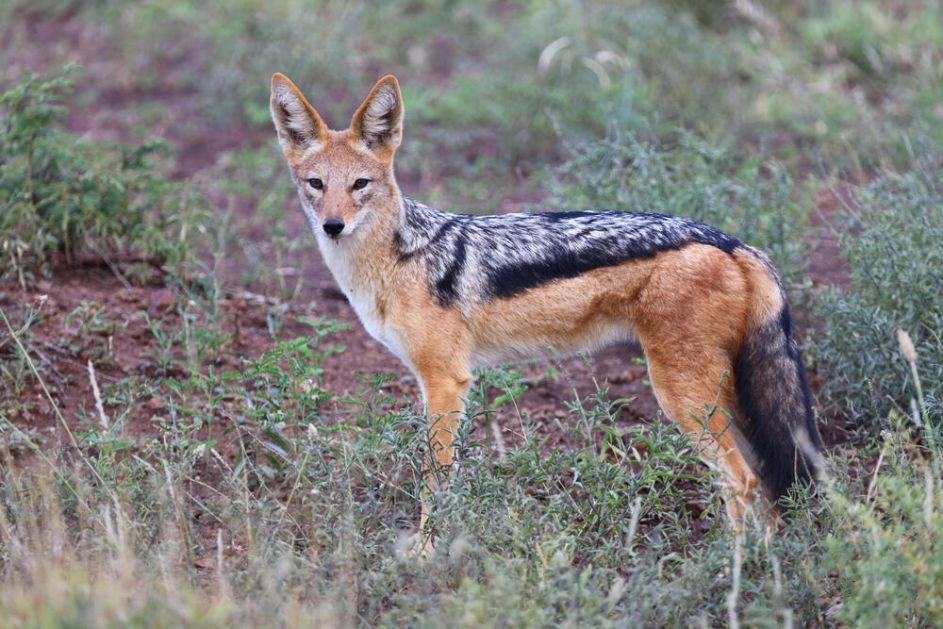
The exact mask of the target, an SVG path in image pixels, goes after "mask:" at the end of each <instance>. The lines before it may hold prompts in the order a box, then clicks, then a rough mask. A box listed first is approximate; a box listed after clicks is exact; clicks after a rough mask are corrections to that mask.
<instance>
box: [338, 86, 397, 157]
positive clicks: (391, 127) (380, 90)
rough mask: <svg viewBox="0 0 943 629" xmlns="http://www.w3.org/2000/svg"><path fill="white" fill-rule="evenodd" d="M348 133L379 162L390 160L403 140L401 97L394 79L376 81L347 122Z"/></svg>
mask: <svg viewBox="0 0 943 629" xmlns="http://www.w3.org/2000/svg"><path fill="white" fill-rule="evenodd" d="M350 131H351V133H352V135H353V137H354V138H355V139H356V140H358V141H361V142H363V143H364V144H366V146H367V148H368V149H370V150H371V151H373V154H374V155H376V156H377V157H378V158H379V159H380V160H381V161H390V160H392V159H393V153H394V152H395V151H396V147H397V146H399V143H400V140H402V139H403V96H402V94H400V91H399V82H398V81H397V80H396V77H395V76H393V75H392V74H388V75H386V76H385V77H383V78H382V79H380V80H379V81H377V84H376V85H374V86H373V89H372V90H370V94H369V95H368V96H367V98H366V100H364V101H363V104H362V105H360V108H359V109H358V110H357V113H355V114H354V117H353V119H352V120H351V121H350Z"/></svg>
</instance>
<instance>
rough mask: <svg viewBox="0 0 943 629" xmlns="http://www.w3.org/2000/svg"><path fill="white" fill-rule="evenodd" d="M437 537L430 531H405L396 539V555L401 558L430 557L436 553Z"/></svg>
mask: <svg viewBox="0 0 943 629" xmlns="http://www.w3.org/2000/svg"><path fill="white" fill-rule="evenodd" d="M436 541H437V540H436V538H435V537H434V536H432V535H431V534H429V533H423V532H422V531H413V532H411V533H404V534H403V535H401V536H400V538H399V539H398V540H397V541H396V556H397V557H399V558H400V559H413V560H415V559H430V558H432V556H433V555H435V544H436Z"/></svg>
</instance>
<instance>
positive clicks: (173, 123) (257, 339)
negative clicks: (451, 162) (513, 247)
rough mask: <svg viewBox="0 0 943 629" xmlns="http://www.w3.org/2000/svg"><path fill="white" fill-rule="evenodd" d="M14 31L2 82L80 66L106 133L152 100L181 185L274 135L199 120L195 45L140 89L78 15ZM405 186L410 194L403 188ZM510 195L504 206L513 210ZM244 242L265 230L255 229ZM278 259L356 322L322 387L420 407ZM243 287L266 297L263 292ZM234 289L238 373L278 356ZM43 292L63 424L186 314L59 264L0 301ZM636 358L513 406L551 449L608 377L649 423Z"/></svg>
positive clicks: (231, 358)
mask: <svg viewBox="0 0 943 629" xmlns="http://www.w3.org/2000/svg"><path fill="white" fill-rule="evenodd" d="M8 31H9V32H8V35H7V36H6V37H5V38H4V39H5V42H6V43H5V44H4V45H2V46H0V52H2V54H3V58H4V60H5V65H6V68H5V70H4V72H3V75H2V80H3V81H4V82H8V81H11V80H13V79H14V78H15V77H18V76H20V75H21V74H22V73H23V71H24V70H25V69H31V70H33V71H36V72H42V71H48V70H51V69H54V68H56V67H58V66H59V65H61V64H62V63H63V62H65V61H75V62H79V63H80V64H82V65H83V66H84V67H85V72H84V73H83V75H82V77H81V80H80V83H79V86H78V97H79V98H78V100H77V102H83V101H84V102H85V103H86V104H83V105H78V106H76V107H75V108H74V109H73V111H72V113H71V114H70V115H69V117H68V119H67V126H68V128H69V129H70V130H72V131H74V132H77V133H81V134H85V135H88V136H91V137H94V138H100V139H108V140H122V141H134V140H136V139H137V138H138V136H136V135H135V134H134V132H133V130H134V127H135V126H137V125H138V124H139V123H140V119H139V118H138V114H137V113H136V112H137V111H138V109H139V107H138V106H139V105H141V104H149V105H150V106H151V107H152V110H153V107H154V106H155V105H156V106H157V108H158V109H159V110H160V112H161V113H160V115H157V116H153V115H152V116H151V117H150V118H149V119H148V128H149V132H150V134H152V135H153V136H155V137H161V138H164V139H166V140H167V141H168V142H169V143H171V144H172V145H173V146H174V147H176V148H177V150H178V153H177V155H178V158H177V161H176V163H175V165H174V166H173V169H172V175H173V176H175V177H184V176H189V177H193V176H197V175H198V174H199V173H200V172H201V171H205V170H207V169H210V168H212V167H213V166H214V165H215V164H216V163H217V160H218V158H219V157H220V156H221V155H222V154H223V153H225V152H226V151H227V150H231V149H234V148H237V147H239V146H246V145H258V144H260V143H262V142H268V141H270V138H268V136H267V135H260V134H259V132H251V133H247V132H245V131H244V130H241V129H232V128H224V129H219V128H215V127H213V126H212V125H210V124H209V123H208V122H207V121H205V120H203V118H202V113H201V108H200V104H199V98H198V95H197V93H196V92H195V90H194V89H193V88H192V87H191V86H190V84H189V83H188V82H187V81H186V80H185V78H184V76H185V73H183V72H182V70H181V64H182V62H183V60H186V61H187V62H188V63H193V62H194V61H193V59H192V58H191V59H186V55H187V54H189V55H191V56H192V57H195V58H197V63H198V58H199V56H200V53H199V51H182V52H180V54H175V55H173V56H168V57H167V58H166V59H161V60H160V63H161V64H162V68H161V72H159V73H158V74H157V76H159V77H160V80H159V82H158V83H156V84H153V85H151V86H150V87H148V88H147V89H146V90H144V89H140V88H138V87H135V86H134V81H133V80H132V77H128V76H126V72H127V71H123V72H124V73H122V72H121V71H118V68H121V67H122V64H121V60H120V56H121V52H120V51H119V50H118V49H117V48H116V47H115V45H114V43H113V42H110V41H108V39H107V37H106V35H105V34H104V32H103V31H101V30H99V29H97V28H95V27H94V26H91V25H88V24H85V23H83V22H81V21H80V20H79V19H78V18H76V17H75V16H70V15H64V16H62V17H60V18H56V19H52V20H49V19H37V18H34V17H24V16H21V17H20V18H18V20H17V22H16V23H15V24H13V25H12V26H10V28H9V29H8ZM429 159H430V160H434V159H435V156H434V155H430V156H429ZM409 188H410V187H409V186H407V187H406V189H407V192H410V189H409ZM418 196H421V195H418ZM513 201H514V200H513V199H511V200H509V201H508V203H501V204H500V206H501V207H504V206H508V207H510V206H513V205H515V203H514V202H513ZM237 211H238V212H240V213H242V214H243V216H242V218H243V219H245V221H246V222H247V223H251V222H252V221H251V218H252V217H251V216H249V215H247V213H251V212H253V211H254V208H253V207H252V206H251V204H245V205H243V206H241V207H239V208H237ZM285 220H286V221H287V222H288V224H289V225H290V228H289V231H297V230H303V229H306V226H305V224H304V221H303V220H302V216H301V213H300V211H299V210H297V208H293V209H291V210H286V213H285ZM249 237H250V238H251V237H255V238H261V237H262V236H261V233H260V234H252V233H250V234H249ZM815 238H817V239H818V240H817V242H816V243H815V246H814V253H813V257H812V265H811V268H810V272H811V273H812V275H813V280H814V282H816V283H829V282H833V281H835V280H836V278H837V281H838V283H841V279H840V278H838V276H837V275H836V273H837V274H838V275H841V273H842V272H841V271H840V270H839V271H835V269H841V264H840V263H837V262H836V260H837V259H838V250H837V247H836V246H835V244H834V237H832V236H830V234H829V233H828V232H827V231H826V230H824V229H818V228H817V230H816V232H815ZM312 240H313V239H312ZM269 262H270V263H271V264H274V262H273V261H269ZM282 263H283V264H284V265H286V266H291V267H294V268H296V269H299V270H300V272H301V273H303V274H304V278H305V282H304V290H303V292H302V293H301V295H300V296H299V298H297V299H296V300H295V301H294V302H293V303H292V304H291V313H292V314H303V313H306V314H310V315H314V316H325V317H328V318H332V319H336V320H338V321H341V322H344V323H348V324H349V328H348V329H347V330H346V331H343V332H339V333H337V335H336V337H335V338H334V341H335V342H337V343H341V344H343V345H345V346H346V347H347V350H346V351H345V352H343V353H341V354H339V355H336V356H332V357H330V358H329V359H328V360H327V362H326V363H325V369H326V372H325V375H324V379H323V383H322V387H323V388H324V389H326V390H328V391H331V392H333V393H335V394H336V395H337V396H344V395H347V394H350V393H353V392H355V391H356V390H357V389H358V388H360V387H362V382H361V381H360V380H358V379H357V377H356V374H357V373H358V372H365V373H373V372H393V373H395V374H397V375H398V376H402V377H398V378H397V379H394V380H393V381H392V382H390V383H389V384H388V385H386V390H387V391H388V392H389V393H390V394H391V395H392V396H393V397H394V398H396V399H397V400H400V403H415V401H416V400H417V398H418V391H417V386H416V384H415V382H414V381H413V380H412V379H411V378H410V377H409V376H408V375H406V374H405V370H404V368H403V367H402V365H400V364H399V363H398V361H397V360H396V359H395V358H394V357H393V356H391V355H390V354H389V353H388V352H387V351H386V350H385V349H384V348H383V347H382V346H380V344H379V343H377V342H376V341H374V340H373V339H372V338H370V337H369V336H368V335H367V334H366V333H365V331H364V330H363V328H362V327H361V326H360V324H359V323H358V322H357V320H356V317H355V315H354V313H353V312H352V310H351V308H350V306H349V305H348V304H347V303H346V301H345V300H344V299H343V297H342V295H341V294H340V293H339V292H338V291H337V289H336V288H335V287H334V284H333V281H332V280H331V278H330V276H329V273H328V272H327V270H326V268H325V267H324V265H323V263H322V261H321V259H320V256H319V255H317V252H316V251H315V248H314V246H313V243H312V246H311V247H309V248H308V249H307V250H305V251H303V252H301V253H298V254H295V255H294V256H293V257H292V258H291V259H288V260H283V261H282ZM232 264H233V265H234V266H233V268H229V269H227V271H228V273H227V275H228V276H230V277H237V276H238V271H239V268H238V267H239V264H240V262H239V261H238V260H236V261H234V262H232ZM247 288H249V289H252V290H259V288H258V287H255V286H249V287H247ZM230 289H231V291H230V293H232V294H233V295H234V296H233V297H231V298H228V299H225V300H223V302H222V303H221V315H220V316H221V319H222V320H223V321H224V328H225V329H226V330H227V331H230V332H231V333H232V334H233V338H232V339H231V340H230V341H228V343H227V344H226V345H225V346H224V348H223V349H222V350H221V351H220V352H219V355H218V357H217V358H216V361H217V363H216V365H215V366H216V367H219V368H231V369H239V367H240V365H241V364H242V361H243V360H244V359H246V358H252V357H257V356H258V355H260V354H261V353H262V352H264V351H265V350H266V349H268V348H271V347H272V346H273V345H274V341H273V340H272V339H271V337H270V335H269V333H268V330H267V326H266V312H265V306H264V304H258V303H255V302H254V301H253V300H252V299H247V298H244V296H243V291H241V290H240V287H239V286H238V285H237V284H234V283H233V284H231V285H230ZM41 295H46V296H47V297H46V303H45V304H44V306H43V312H44V313H45V316H44V317H42V318H41V319H40V321H39V322H38V323H37V324H35V325H34V326H33V327H32V328H31V334H32V337H31V339H30V342H31V346H32V347H33V348H34V350H35V351H36V356H37V357H39V360H40V361H41V362H42V363H43V367H44V371H45V373H47V374H48V380H49V382H48V384H49V385H50V387H51V388H52V389H53V393H54V396H55V397H56V398H57V400H58V402H59V405H60V408H61V410H62V412H63V414H64V416H65V417H66V418H76V421H78V420H77V418H80V417H84V418H87V419H86V420H85V421H94V417H95V415H94V401H93V397H92V391H91V385H90V382H89V376H88V371H87V361H88V360H89V359H92V360H93V362H94V363H95V368H96V371H97V376H98V378H99V379H100V384H101V385H102V386H107V385H108V384H109V383H112V382H115V381H117V380H119V379H122V378H125V377H127V376H128V375H131V374H143V375H147V374H148V372H149V370H154V369H156V368H157V367H156V362H157V361H156V360H155V358H154V356H155V355H156V353H157V352H158V351H159V350H158V348H157V347H156V343H155V337H154V335H153V334H152V333H150V332H149V331H148V329H147V324H146V322H145V319H144V316H143V314H141V313H143V312H147V313H148V314H149V316H150V317H151V318H152V319H155V320H158V321H162V322H165V323H167V324H175V323H177V322H178V320H179V316H180V315H179V312H178V310H179V308H178V307H179V306H180V305H181V303H182V301H183V300H185V296H184V295H182V294H181V293H180V292H179V291H178V290H177V289H174V288H172V287H168V286H164V285H161V284H160V283H157V284H154V285H147V286H141V287H131V288H128V287H126V286H125V285H124V284H123V283H122V281H120V280H119V278H118V277H117V276H116V275H115V274H114V273H113V272H111V271H110V270H109V269H108V268H103V267H99V266H88V267H84V268H73V269H60V270H57V271H55V272H54V273H53V274H52V276H51V277H49V278H47V279H45V280H42V281H39V282H37V283H36V284H35V285H33V286H29V287H27V288H26V289H23V288H21V287H19V286H18V285H15V284H11V283H8V284H6V285H3V286H0V306H2V307H3V308H4V309H5V310H8V311H9V312H12V313H13V314H14V316H16V315H17V314H18V313H19V314H21V313H22V311H23V309H24V308H25V307H26V306H27V305H29V304H37V303H38V302H39V300H40V296H41ZM83 301H87V302H94V303H97V304H101V305H102V306H103V308H104V313H105V318H106V319H107V320H108V321H110V322H112V323H114V324H115V325H116V326H117V327H116V328H115V330H116V332H115V333H114V334H113V335H112V338H111V340H110V341H109V340H108V338H107V337H108V334H107V333H101V332H97V333H93V334H92V335H91V336H82V334H81V331H80V330H78V329H77V328H76V327H75V325H74V323H70V322H69V321H68V315H69V313H71V312H73V311H74V310H75V309H76V308H78V307H79V306H80V305H81V304H82V302H83ZM289 319H291V317H289ZM430 324H434V322H430ZM305 329H306V328H305V326H304V325H302V324H299V323H296V322H291V321H289V323H287V325H286V327H285V328H284V329H283V330H282V331H281V336H282V337H283V338H291V337H292V336H293V335H296V334H300V333H302V332H303V331H304V330H305ZM237 331H238V332H237ZM108 343H110V349H109V350H108V351H107V352H106V354H107V356H103V353H102V352H103V351H104V350H102V348H103V347H104V346H105V344H108ZM70 348H71V349H70ZM11 351H12V349H11V347H3V348H0V358H2V356H3V355H9V354H10V352H11ZM639 356H640V353H639V351H638V350H637V349H636V348H632V347H617V348H612V349H609V350H607V351H605V352H602V353H600V354H598V355H596V356H594V357H593V358H592V359H590V360H584V359H581V358H569V359H565V360H562V361H559V362H558V363H557V364H556V365H555V367H556V369H557V371H558V375H557V376H556V377H553V378H548V377H544V376H543V374H545V373H546V372H545V369H544V367H543V366H541V365H529V366H526V367H525V368H524V371H525V373H526V374H527V375H528V376H529V378H530V387H529V390H528V391H527V392H526V393H525V394H523V396H522V397H521V398H520V399H519V400H518V401H517V408H518V409H520V412H521V413H523V414H526V415H528V416H529V417H530V418H531V419H532V420H533V421H534V423H535V424H536V425H539V426H541V430H542V431H545V432H546V435H547V437H548V446H550V447H552V446H553V445H555V444H557V443H558V442H559V441H560V439H562V437H558V436H557V433H558V432H559V431H557V430H556V428H555V420H556V419H557V418H560V417H563V416H564V403H565V402H567V401H572V400H574V399H575V398H577V397H579V398H584V397H586V396H589V395H591V394H592V393H594V392H595V391H596V389H597V383H608V386H609V396H610V399H617V398H635V402H634V403H633V404H631V405H630V406H629V407H628V408H627V410H625V411H624V412H623V415H622V417H621V421H622V422H624V423H625V424H626V425H628V424H630V423H633V422H636V421H639V419H640V418H652V417H655V416H656V411H657V407H656V404H655V401H654V398H653V396H652V395H651V392H650V389H649V387H648V385H647V383H646V373H645V367H644V366H643V365H640V364H636V363H634V362H633V360H632V359H633V358H637V357H639ZM25 395H27V396H30V397H31V398H32V401H33V402H34V406H33V409H34V410H33V412H31V413H30V414H29V416H26V417H21V418H15V419H17V420H18V421H22V422H23V423H24V426H29V427H30V428H33V429H35V430H36V431H39V432H40V433H42V434H44V435H49V436H50V437H52V439H53V440H57V441H59V442H60V443H62V442H63V440H64V438H65V437H64V435H62V434H61V432H60V428H59V427H58V426H57V420H56V418H55V415H54V414H53V412H52V408H51V407H50V406H49V405H48V402H47V401H46V399H45V394H44V393H43V391H42V389H41V387H39V386H38V385H30V387H28V388H27V390H26V393H25ZM505 408H506V409H507V407H505ZM159 409H160V400H157V401H153V400H149V399H142V400H140V410H139V411H137V412H135V413H134V414H133V422H132V430H133V431H138V432H140V433H147V432H149V431H151V430H153V429H154V427H153V426H152V425H151V423H150V422H151V417H152V416H153V415H154V414H155V413H156V412H157V411H158V410H159ZM108 410H113V409H108ZM338 410H339V411H341V410H343V409H341V408H338ZM498 422H499V424H500V425H501V426H502V427H503V428H504V429H505V431H506V432H507V433H508V439H509V440H511V441H512V442H513V440H514V439H516V438H517V435H516V433H517V432H518V430H517V428H516V427H517V426H518V425H519V424H520V422H519V421H518V419H517V417H516V412H515V411H514V410H513V409H507V410H504V411H503V414H501V415H499V417H498Z"/></svg>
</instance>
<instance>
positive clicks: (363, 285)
mask: <svg viewBox="0 0 943 629" xmlns="http://www.w3.org/2000/svg"><path fill="white" fill-rule="evenodd" d="M356 246H357V243H354V242H351V241H349V240H345V239H343V238H342V239H340V240H336V241H335V240H331V239H329V238H327V237H326V236H323V235H320V234H319V235H318V248H319V249H320V250H321V256H322V257H323V258H324V263H325V264H326V265H327V268H328V269H329V270H330V271H331V275H333V276H334V281H335V282H337V285H338V286H339V287H340V289H341V291H342V292H343V293H344V295H345V296H346V297H347V301H349V302H350V305H351V307H353V309H354V312H356V313H357V317H358V318H359V319H360V322H361V323H362V324H363V327H364V328H365V329H366V330H367V332H368V333H369V334H370V336H372V337H373V338H375V339H376V340H378V341H380V342H381V343H383V345H385V346H386V347H387V349H389V350H390V351H391V352H393V353H394V354H395V355H396V356H397V358H399V359H400V360H401V361H403V362H404V363H405V364H406V365H407V366H409V367H411V363H410V361H409V359H408V357H407V356H408V354H407V352H406V345H405V340H404V339H403V336H402V334H401V333H400V332H399V330H398V329H397V328H396V327H395V325H393V324H391V323H390V322H389V321H387V320H386V319H385V318H384V317H383V316H381V314H380V311H379V308H378V307H377V294H378V290H379V288H380V284H379V280H378V279H376V278H371V277H370V274H369V273H366V272H364V271H365V270H364V269H362V268H359V266H358V262H357V259H356V256H355V255H354V247H356Z"/></svg>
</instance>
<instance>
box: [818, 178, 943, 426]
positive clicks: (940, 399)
mask: <svg viewBox="0 0 943 629" xmlns="http://www.w3.org/2000/svg"><path fill="white" fill-rule="evenodd" d="M848 219H849V221H850V224H849V225H848V227H847V228H846V229H845V230H844V231H843V233H842V234H841V238H840V241H841V245H842V248H843V249H844V251H845V253H846V254H847V256H848V265H849V268H850V270H851V286H850V287H849V288H847V289H845V290H841V289H834V290H832V291H830V292H829V293H827V294H826V295H824V296H823V298H822V299H821V300H820V303H819V305H818V314H819V316H820V317H821V318H822V319H823V320H824V321H825V323H826V326H827V333H826V334H824V335H822V336H821V338H820V339H818V341H817V342H816V345H815V351H816V355H817V357H818V358H819V359H820V360H821V361H822V362H824V364H825V369H824V370H823V371H824V375H825V390H824V392H823V393H824V397H825V398H826V399H828V400H830V401H831V402H833V403H834V404H835V405H836V406H837V407H838V408H839V409H840V410H841V411H843V412H845V413H846V414H848V415H849V416H850V417H851V418H852V419H854V420H856V421H857V422H859V423H860V424H863V425H865V426H867V427H870V428H874V429H877V428H880V427H883V426H884V425H885V424H884V418H886V417H887V416H888V412H889V410H890V409H891V408H892V407H894V406H898V407H904V408H907V405H908V400H909V399H910V398H911V397H913V396H914V388H913V385H914V383H913V382H912V381H911V379H910V378H909V369H908V368H907V366H906V364H905V363H904V361H903V359H902V357H901V353H900V350H899V348H898V343H897V340H896V338H895V332H896V330H897V329H898V328H900V329H903V330H904V331H906V332H907V333H908V334H910V336H911V338H912V339H913V343H914V346H915V349H916V351H917V355H918V364H919V366H920V370H921V373H922V378H923V385H924V389H925V394H926V400H927V412H928V414H929V416H930V418H931V419H932V420H934V421H940V419H941V418H943V293H941V292H940V278H943V246H941V244H940V243H941V242H943V175H941V174H940V170H939V166H938V165H937V164H935V163H933V162H932V161H929V160H928V161H927V162H925V163H922V164H918V165H917V166H916V167H915V168H914V170H913V171H912V172H909V173H907V174H904V175H897V174H888V175H885V176H883V177H881V178H879V179H877V180H876V181H874V182H873V183H872V184H870V185H869V186H867V187H866V188H864V189H862V190H861V191H860V193H859V194H857V195H856V199H855V203H854V206H853V207H852V208H851V209H849V211H848ZM908 412H909V411H908Z"/></svg>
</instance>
